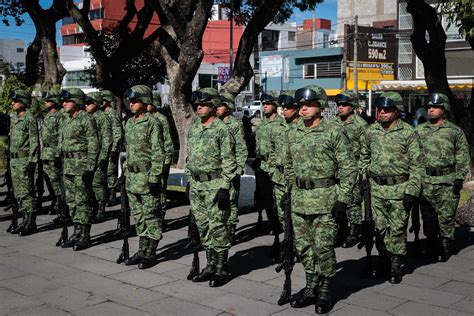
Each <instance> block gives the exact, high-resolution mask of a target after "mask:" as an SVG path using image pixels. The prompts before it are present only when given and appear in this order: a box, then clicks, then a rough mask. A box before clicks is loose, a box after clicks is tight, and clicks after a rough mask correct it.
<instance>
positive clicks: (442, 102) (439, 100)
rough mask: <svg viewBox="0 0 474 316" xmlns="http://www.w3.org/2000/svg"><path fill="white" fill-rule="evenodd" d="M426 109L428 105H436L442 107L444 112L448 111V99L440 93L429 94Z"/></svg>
mask: <svg viewBox="0 0 474 316" xmlns="http://www.w3.org/2000/svg"><path fill="white" fill-rule="evenodd" d="M425 101H426V102H425V103H426V107H428V106H429V105H436V106H439V107H442V108H443V109H444V110H445V111H449V110H450V107H449V98H448V97H447V96H446V95H445V94H442V93H431V94H430V95H428V96H427V97H426V100H425Z"/></svg>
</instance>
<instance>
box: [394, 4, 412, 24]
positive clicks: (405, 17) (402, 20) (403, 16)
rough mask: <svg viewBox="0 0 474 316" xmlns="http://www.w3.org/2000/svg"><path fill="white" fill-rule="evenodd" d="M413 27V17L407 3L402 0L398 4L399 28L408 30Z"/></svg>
mask: <svg viewBox="0 0 474 316" xmlns="http://www.w3.org/2000/svg"><path fill="white" fill-rule="evenodd" d="M412 27H413V19H412V17H411V14H410V13H408V11H407V3H406V2H400V3H399V4H398V29H400V30H407V29H411V28H412Z"/></svg>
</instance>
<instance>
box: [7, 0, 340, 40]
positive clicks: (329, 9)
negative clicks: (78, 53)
mask: <svg viewBox="0 0 474 316" xmlns="http://www.w3.org/2000/svg"><path fill="white" fill-rule="evenodd" d="M51 3H52V0H40V4H41V6H42V7H43V8H47V7H49V6H50V5H51ZM314 16H315V17H316V18H323V19H328V20H331V22H332V25H333V26H332V28H333V29H335V25H336V23H337V22H336V19H337V0H324V2H323V3H321V4H319V5H318V6H317V7H316V10H315V13H314ZM311 18H312V12H311V11H309V12H300V11H299V10H296V11H295V13H294V14H293V15H292V17H291V18H290V20H289V21H288V22H296V23H297V24H298V25H300V24H302V21H303V20H304V19H311ZM24 20H25V23H24V24H23V25H21V26H19V27H18V26H16V25H15V23H14V22H12V23H11V25H10V26H5V25H4V24H3V23H1V22H0V39H5V38H9V39H22V40H24V41H25V44H26V45H28V44H29V43H31V42H32V41H33V39H34V37H35V33H36V32H35V27H34V25H33V22H32V21H31V19H30V18H29V16H28V14H25V15H24ZM60 26H61V21H60V22H58V23H57V33H56V39H57V42H58V44H60V43H61V36H60V33H59V28H60Z"/></svg>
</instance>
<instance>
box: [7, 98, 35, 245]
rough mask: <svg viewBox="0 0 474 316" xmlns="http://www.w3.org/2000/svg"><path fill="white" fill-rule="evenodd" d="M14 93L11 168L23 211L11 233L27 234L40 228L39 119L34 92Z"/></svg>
mask: <svg viewBox="0 0 474 316" xmlns="http://www.w3.org/2000/svg"><path fill="white" fill-rule="evenodd" d="M10 97H11V107H12V109H13V111H14V113H13V114H12V115H11V122H10V170H11V175H12V182H13V193H14V194H15V198H16V200H17V202H18V206H19V208H18V211H19V212H22V213H23V221H22V223H21V224H20V225H19V226H18V228H17V229H14V230H12V231H11V233H12V234H20V236H27V235H31V234H34V233H35V232H36V231H37V229H36V212H37V210H38V205H37V200H36V196H35V190H34V186H33V180H34V175H35V167H36V164H37V163H38V157H39V155H38V150H39V135H38V122H37V121H36V119H35V118H34V116H33V114H32V113H31V111H30V109H29V108H30V106H31V95H30V93H29V92H28V91H25V90H16V91H14V92H13V93H12V95H11V96H10Z"/></svg>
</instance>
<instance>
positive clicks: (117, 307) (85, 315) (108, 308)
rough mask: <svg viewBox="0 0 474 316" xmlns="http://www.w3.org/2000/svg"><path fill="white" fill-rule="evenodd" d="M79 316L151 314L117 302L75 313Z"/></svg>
mask: <svg viewBox="0 0 474 316" xmlns="http://www.w3.org/2000/svg"><path fill="white" fill-rule="evenodd" d="M74 315H78V316H91V315H101V316H102V315H107V316H149V315H150V314H148V313H146V312H143V311H140V310H137V309H134V308H131V307H128V306H125V305H121V304H117V303H115V302H104V303H100V304H96V305H92V306H89V307H86V308H83V309H80V310H77V311H75V312H74Z"/></svg>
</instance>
